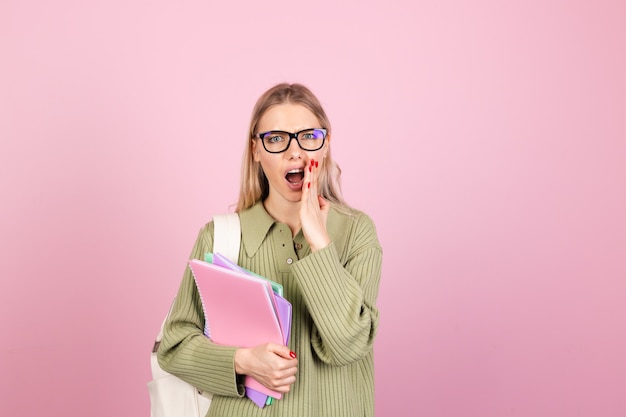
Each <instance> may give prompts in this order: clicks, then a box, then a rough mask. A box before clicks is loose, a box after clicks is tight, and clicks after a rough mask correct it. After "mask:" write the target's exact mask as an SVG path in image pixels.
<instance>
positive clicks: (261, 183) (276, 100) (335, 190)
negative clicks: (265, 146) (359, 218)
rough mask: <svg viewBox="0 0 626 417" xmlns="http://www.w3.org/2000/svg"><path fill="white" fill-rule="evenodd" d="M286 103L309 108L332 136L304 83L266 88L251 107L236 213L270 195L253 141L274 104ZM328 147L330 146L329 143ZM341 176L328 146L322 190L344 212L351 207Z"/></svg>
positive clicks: (312, 95)
mask: <svg viewBox="0 0 626 417" xmlns="http://www.w3.org/2000/svg"><path fill="white" fill-rule="evenodd" d="M285 103H290V104H299V105H301V106H304V107H306V108H307V109H309V110H310V111H311V112H312V113H313V114H314V115H315V117H317V120H318V121H319V122H320V125H321V126H320V127H322V128H324V129H326V130H327V132H328V136H327V138H328V139H330V136H331V127H330V121H329V120H328V117H327V116H326V112H324V109H323V108H322V105H321V104H320V102H319V100H318V99H317V97H315V95H314V94H313V93H312V92H311V90H309V89H308V88H307V87H305V86H304V85H302V84H288V83H281V84H277V85H275V86H274V87H272V88H270V89H269V90H267V91H266V92H265V93H264V94H263V95H262V96H261V97H259V99H258V100H257V102H256V104H255V106H254V109H253V110H252V118H251V120H250V130H249V132H248V138H247V145H246V148H245V151H244V154H243V160H242V163H241V185H240V190H239V201H238V202H237V208H236V211H237V212H240V211H243V210H245V209H247V208H250V207H252V206H253V205H254V204H256V203H257V202H258V201H259V200H264V199H265V198H267V196H268V195H269V182H268V180H267V177H266V176H265V173H264V172H263V169H262V168H261V164H259V163H258V162H256V161H255V160H254V155H253V147H252V143H253V142H252V141H253V140H254V139H255V135H256V134H257V133H258V132H257V131H256V129H257V125H258V123H259V120H261V117H263V115H264V114H265V112H266V111H267V110H268V109H269V108H270V107H272V106H276V105H278V104H285ZM326 146H329V144H327V145H326ZM340 177H341V168H339V165H337V163H336V162H335V161H333V159H332V157H331V154H330V146H329V147H328V150H327V152H326V158H325V162H324V164H322V170H321V172H320V176H319V193H320V194H321V195H322V197H324V198H325V199H326V200H328V201H329V202H330V203H331V204H334V205H335V206H336V207H337V208H339V209H341V210H342V211H348V210H349V206H348V204H347V203H346V202H345V200H344V199H343V196H342V195H341V182H340Z"/></svg>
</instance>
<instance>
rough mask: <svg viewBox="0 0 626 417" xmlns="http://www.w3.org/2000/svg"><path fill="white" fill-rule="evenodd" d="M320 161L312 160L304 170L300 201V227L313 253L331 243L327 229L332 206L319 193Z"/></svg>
mask: <svg viewBox="0 0 626 417" xmlns="http://www.w3.org/2000/svg"><path fill="white" fill-rule="evenodd" d="M318 179H319V161H315V160H313V159H311V161H310V163H309V164H308V166H307V167H306V168H305V169H304V185H303V187H302V198H301V200H300V227H302V233H303V234H304V238H305V239H306V240H307V242H308V243H309V246H310V247H311V251H312V252H315V251H317V250H320V249H322V248H324V247H326V246H328V244H329V243H330V237H329V236H328V231H327V229H326V221H327V220H328V211H329V210H330V204H329V203H328V201H326V200H325V199H324V197H322V196H321V195H319V192H318Z"/></svg>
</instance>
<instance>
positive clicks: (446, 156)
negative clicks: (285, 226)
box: [0, 0, 626, 417]
mask: <svg viewBox="0 0 626 417" xmlns="http://www.w3.org/2000/svg"><path fill="white" fill-rule="evenodd" d="M625 5H626V3H624V2H623V1H590V0H589V1H554V0H549V1H467V2H462V1H412V0H404V1H398V2H392V1H385V2H383V1H380V2H372V1H348V2H342V3H341V4H339V3H336V2H331V1H317V2H307V3H298V2H287V1H284V2H277V1H270V2H249V4H248V5H245V6H244V5H240V4H236V2H231V3H229V2H220V3H219V4H218V3H217V2H208V1H205V2H201V1H176V2H175V1H141V0H124V1H122V0H107V1H105V0H96V1H88V2H84V1H70V0H60V1H55V2H43V1H39V2H37V1H33V0H3V1H2V3H0V59H1V61H2V62H1V63H0V139H1V148H0V190H1V193H2V194H1V200H0V250H1V258H0V279H1V292H0V415H2V416H31V415H49V416H107V417H108V416H147V415H148V413H149V399H148V393H147V390H146V385H145V384H146V382H147V381H148V380H149V379H150V370H149V357H148V354H149V351H150V348H151V346H152V340H153V338H154V336H155V334H156V332H157V330H158V327H159V325H160V322H161V319H162V318H163V315H164V314H165V312H166V310H167V308H168V307H169V304H170V301H171V299H172V297H173V296H174V293H175V291H176V289H177V286H178V282H179V280H180V277H181V274H182V271H183V268H184V266H185V262H186V259H187V255H188V254H189V251H190V250H191V245H192V244H193V241H194V239H195V236H196V233H197V231H198V229H199V228H200V227H201V225H202V224H203V223H204V222H206V221H208V220H209V219H210V217H211V215H212V214H214V213H221V212H225V211H227V210H228V209H229V206H230V205H231V204H233V203H234V202H235V201H236V198H237V189H238V182H239V163H240V155H241V152H242V150H243V143H244V140H245V134H246V129H247V123H248V118H249V115H250V112H251V109H252V105H253V103H254V101H255V100H256V98H257V97H258V96H259V95H260V94H261V93H262V92H263V91H264V90H265V89H266V88H268V87H269V86H271V85H273V84H274V83H276V82H280V81H290V82H294V81H298V82H303V83H305V84H307V85H309V86H310V87H311V88H312V89H313V90H314V91H315V92H316V93H317V94H318V96H319V97H320V99H321V100H322V102H323V104H324V105H325V107H326V109H327V111H328V113H329V115H330V117H331V120H332V122H333V127H334V136H333V152H334V156H335V158H336V159H337V160H338V161H339V162H340V164H341V166H342V168H343V169H344V181H343V185H344V190H345V195H346V197H347V199H348V200H349V201H350V202H351V203H352V204H353V205H354V206H356V207H358V208H361V209H363V210H364V211H366V212H368V213H369V214H370V215H371V216H372V217H373V218H374V220H375V221H376V223H377V225H378V232H379V236H380V240H381V242H382V244H383V246H384V252H385V258H384V270H383V280H382V285H381V291H380V299H379V301H380V303H379V306H380V309H381V314H382V318H381V327H380V333H379V338H378V340H377V343H376V348H375V349H376V361H377V374H376V381H377V392H376V399H377V401H376V409H377V415H378V416H392V415H406V416H433V417H446V416H450V417H491V416H493V417H501V416H529V417H531V416H532V417H544V416H545V417H548V416H550V417H553V416H593V417H598V416H602V417H608V416H611V417H613V416H615V417H618V416H620V417H623V416H624V415H626V395H625V392H626V359H625V358H626V353H625V352H626V331H625V329H626V221H625V220H624V218H626V216H625V213H626V186H625V182H626V80H625V76H624V74H626V53H625V51H626V26H625V25H624V21H626V6H625Z"/></svg>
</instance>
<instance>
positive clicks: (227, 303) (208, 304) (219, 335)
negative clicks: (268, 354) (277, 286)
mask: <svg viewBox="0 0 626 417" xmlns="http://www.w3.org/2000/svg"><path fill="white" fill-rule="evenodd" d="M189 267H190V268H191V272H192V273H193V276H194V279H195V281H196V285H197V287H198V291H199V293H200V298H201V299H202V307H203V309H204V315H205V317H206V320H207V328H206V329H205V334H207V336H209V337H210V338H211V340H212V341H213V342H215V343H218V344H222V345H230V346H240V347H246V348H247V347H254V346H257V345H260V344H263V343H268V342H273V343H278V344H281V345H285V335H284V334H283V332H282V330H281V326H280V321H279V318H278V317H279V314H278V308H277V304H276V299H275V294H274V291H272V287H271V284H270V283H269V281H267V280H264V279H262V278H258V277H255V276H253V275H249V274H246V273H243V272H239V271H233V270H230V269H227V268H224V267H221V266H217V265H213V264H210V263H208V262H204V261H200V260H197V259H193V260H191V261H189ZM245 385H246V386H247V387H250V388H252V389H254V390H256V391H259V392H262V393H264V394H266V395H269V396H271V397H274V398H277V399H280V398H281V397H282V394H281V393H279V392H276V391H273V390H270V389H268V388H266V387H265V386H263V385H261V384H260V383H259V382H257V381H256V380H255V379H253V378H251V377H246V380H245Z"/></svg>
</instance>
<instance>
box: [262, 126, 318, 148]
mask: <svg viewBox="0 0 626 417" xmlns="http://www.w3.org/2000/svg"><path fill="white" fill-rule="evenodd" d="M258 138H259V139H261V142H263V147H264V148H265V150H266V151H268V152H269V153H281V152H285V151H286V150H287V149H288V148H289V145H291V140H292V139H295V140H296V142H298V146H300V149H302V150H305V151H317V150H318V149H321V148H322V146H324V141H325V140H326V129H304V130H301V131H299V132H296V133H290V132H283V131H282V130H270V131H269V132H264V133H259V134H258Z"/></svg>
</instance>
